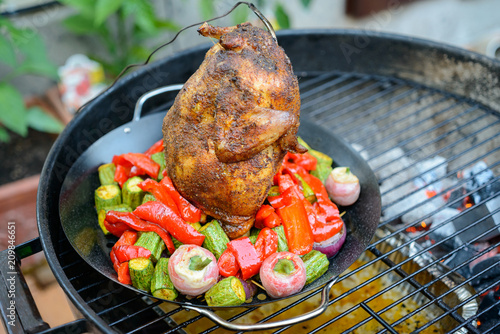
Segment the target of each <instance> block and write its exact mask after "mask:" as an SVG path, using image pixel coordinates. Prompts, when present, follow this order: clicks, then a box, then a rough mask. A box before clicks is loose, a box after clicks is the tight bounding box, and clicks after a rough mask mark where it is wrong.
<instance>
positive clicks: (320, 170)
mask: <svg viewBox="0 0 500 334" xmlns="http://www.w3.org/2000/svg"><path fill="white" fill-rule="evenodd" d="M332 170H333V168H332V166H331V164H328V163H323V162H321V163H320V162H319V160H318V163H317V165H316V169H315V170H312V171H311V175H312V176H316V177H317V178H318V179H320V180H321V182H323V183H325V182H326V179H327V178H328V175H330V173H331V172H332Z"/></svg>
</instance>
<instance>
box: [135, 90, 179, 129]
mask: <svg viewBox="0 0 500 334" xmlns="http://www.w3.org/2000/svg"><path fill="white" fill-rule="evenodd" d="M182 86H184V85H183V84H176V85H169V86H164V87H160V88H157V89H153V90H151V91H149V92H147V93H145V94H143V95H142V96H141V97H140V98H139V100H137V103H136V104H135V109H134V118H133V121H134V122H137V121H138V120H140V119H141V113H142V107H143V106H144V103H146V101H147V100H148V99H150V98H152V97H154V96H157V95H160V94H163V93H167V92H172V91H175V90H181V88H182Z"/></svg>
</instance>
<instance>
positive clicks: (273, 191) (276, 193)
mask: <svg viewBox="0 0 500 334" xmlns="http://www.w3.org/2000/svg"><path fill="white" fill-rule="evenodd" d="M279 194H280V188H279V187H278V186H272V187H271V189H269V191H268V193H267V196H271V197H273V196H279Z"/></svg>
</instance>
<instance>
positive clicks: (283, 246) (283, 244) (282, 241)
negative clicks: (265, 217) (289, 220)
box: [272, 225, 288, 252]
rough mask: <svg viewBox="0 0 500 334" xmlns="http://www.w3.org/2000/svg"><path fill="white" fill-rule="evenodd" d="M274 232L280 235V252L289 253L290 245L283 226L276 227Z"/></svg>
mask: <svg viewBox="0 0 500 334" xmlns="http://www.w3.org/2000/svg"><path fill="white" fill-rule="evenodd" d="M272 230H273V231H274V232H276V233H277V234H278V252H288V243H287V241H286V236H285V228H284V227H283V225H280V226H277V227H274V228H273V229H272Z"/></svg>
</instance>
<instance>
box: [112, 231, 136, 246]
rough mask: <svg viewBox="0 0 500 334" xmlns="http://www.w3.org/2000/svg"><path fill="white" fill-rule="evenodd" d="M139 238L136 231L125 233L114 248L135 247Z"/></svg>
mask: <svg viewBox="0 0 500 334" xmlns="http://www.w3.org/2000/svg"><path fill="white" fill-rule="evenodd" d="M137 238H138V236H137V232H136V231H130V230H129V231H125V232H123V234H122V235H121V237H120V239H118V241H117V242H116V243H115V244H114V246H123V245H133V244H135V243H136V241H137Z"/></svg>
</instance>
